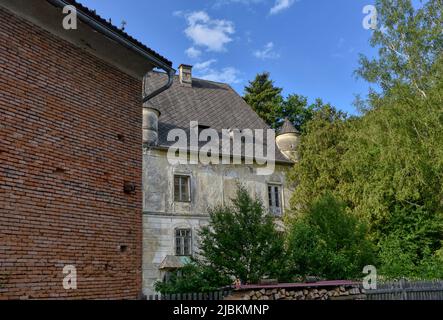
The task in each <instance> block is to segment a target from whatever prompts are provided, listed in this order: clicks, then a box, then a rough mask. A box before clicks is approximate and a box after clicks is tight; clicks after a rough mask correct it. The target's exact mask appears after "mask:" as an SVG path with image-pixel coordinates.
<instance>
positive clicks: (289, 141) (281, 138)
mask: <svg viewBox="0 0 443 320" xmlns="http://www.w3.org/2000/svg"><path fill="white" fill-rule="evenodd" d="M275 140H276V143H277V147H278V149H279V150H280V152H281V153H283V155H284V156H285V157H286V158H288V159H289V160H292V161H295V162H297V161H298V160H299V154H298V145H299V143H300V132H298V130H297V129H296V128H295V127H294V125H293V124H292V123H291V122H290V121H289V120H288V119H287V118H286V119H285V121H284V123H283V126H282V128H281V130H280V132H279V133H278V135H277V137H276V138H275Z"/></svg>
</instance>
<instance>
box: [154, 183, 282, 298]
mask: <svg viewBox="0 0 443 320" xmlns="http://www.w3.org/2000/svg"><path fill="white" fill-rule="evenodd" d="M209 215H210V220H209V224H208V225H207V226H206V227H203V228H202V229H201V230H200V233H199V240H200V241H199V252H198V255H197V256H196V257H194V259H193V261H192V262H191V263H190V264H188V265H186V266H185V267H184V268H183V269H181V270H178V271H176V272H174V273H173V274H172V276H171V279H170V280H169V281H168V282H157V283H156V285H155V288H156V290H157V291H160V292H161V293H189V292H208V291H213V290H216V289H218V288H220V287H224V286H227V285H231V284H232V283H233V282H234V280H235V279H239V280H240V281H241V282H242V283H257V282H258V281H259V280H260V279H262V278H264V277H271V278H278V279H285V280H286V278H285V277H287V276H288V274H287V269H286V268H285V266H286V264H285V262H286V259H285V249H284V235H283V234H282V233H280V232H278V231H277V230H276V228H275V223H274V219H273V217H272V216H271V215H270V214H269V213H268V212H267V211H266V210H265V209H264V207H263V205H262V203H261V201H260V200H254V199H252V198H251V196H250V195H249V193H248V191H247V190H246V189H245V187H243V186H241V185H239V189H238V191H237V194H236V197H235V198H234V199H232V205H230V206H218V207H215V208H212V209H211V210H210V213H209Z"/></svg>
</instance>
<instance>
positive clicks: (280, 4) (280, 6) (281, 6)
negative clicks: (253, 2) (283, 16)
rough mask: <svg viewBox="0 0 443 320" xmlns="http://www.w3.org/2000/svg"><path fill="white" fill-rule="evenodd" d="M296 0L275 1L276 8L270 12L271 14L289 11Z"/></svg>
mask: <svg viewBox="0 0 443 320" xmlns="http://www.w3.org/2000/svg"><path fill="white" fill-rule="evenodd" d="M294 2H295V0H275V4H274V6H273V7H272V8H271V10H270V11H269V13H270V14H277V13H279V12H281V11H283V10H286V9H288V8H289V7H291V6H292V5H293V4H294Z"/></svg>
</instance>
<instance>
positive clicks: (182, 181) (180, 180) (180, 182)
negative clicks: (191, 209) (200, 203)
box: [174, 176, 191, 202]
mask: <svg viewBox="0 0 443 320" xmlns="http://www.w3.org/2000/svg"><path fill="white" fill-rule="evenodd" d="M190 180H191V179H190V177H189V176H174V201H176V202H190V201H191V192H190Z"/></svg>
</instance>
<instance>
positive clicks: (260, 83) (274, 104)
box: [244, 72, 283, 129]
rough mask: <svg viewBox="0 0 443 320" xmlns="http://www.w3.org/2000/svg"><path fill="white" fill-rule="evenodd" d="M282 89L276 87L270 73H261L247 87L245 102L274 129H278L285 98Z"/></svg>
mask: <svg viewBox="0 0 443 320" xmlns="http://www.w3.org/2000/svg"><path fill="white" fill-rule="evenodd" d="M281 92H282V89H281V88H278V87H276V86H274V82H273V81H272V80H271V79H270V77H269V73H267V72H264V73H259V74H257V75H256V77H255V79H254V80H252V81H249V85H248V86H246V87H245V95H244V99H245V101H246V102H247V103H248V104H249V105H250V106H251V107H252V109H253V110H254V111H255V112H256V113H257V114H258V115H259V116H260V117H261V118H262V119H263V120H264V121H265V122H266V123H267V124H268V125H270V126H271V127H272V128H274V129H276V128H277V127H278V118H279V113H280V109H281V104H282V101H283V97H282V95H281Z"/></svg>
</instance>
